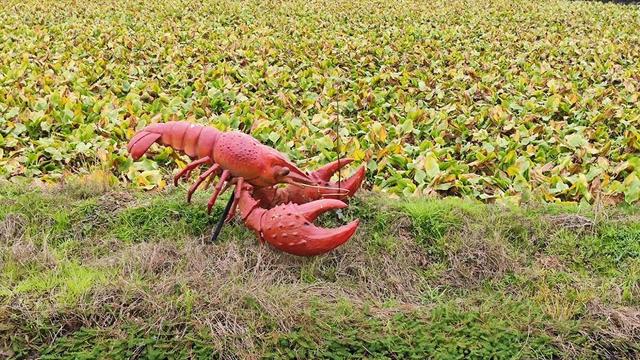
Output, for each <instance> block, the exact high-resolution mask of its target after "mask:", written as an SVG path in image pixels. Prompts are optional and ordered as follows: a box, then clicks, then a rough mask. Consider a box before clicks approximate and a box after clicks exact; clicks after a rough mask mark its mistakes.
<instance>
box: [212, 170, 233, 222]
mask: <svg viewBox="0 0 640 360" xmlns="http://www.w3.org/2000/svg"><path fill="white" fill-rule="evenodd" d="M229 176H231V173H230V172H229V170H224V171H223V172H222V174H221V175H220V181H219V182H218V184H217V185H216V188H215V190H214V191H213V195H211V199H209V203H208V204H207V212H208V213H209V214H211V209H212V208H213V204H215V203H216V199H218V195H220V190H222V186H224V183H225V182H226V181H227V179H228V178H229Z"/></svg>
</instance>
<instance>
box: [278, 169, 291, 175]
mask: <svg viewBox="0 0 640 360" xmlns="http://www.w3.org/2000/svg"><path fill="white" fill-rule="evenodd" d="M290 172H291V170H289V169H288V168H284V167H283V168H280V169H278V171H277V174H278V176H281V177H282V176H287V175H289V173H290Z"/></svg>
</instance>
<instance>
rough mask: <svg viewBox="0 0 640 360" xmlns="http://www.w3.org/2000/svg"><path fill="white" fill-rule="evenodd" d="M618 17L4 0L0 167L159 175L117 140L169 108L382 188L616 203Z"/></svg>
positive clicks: (628, 151)
mask: <svg viewBox="0 0 640 360" xmlns="http://www.w3.org/2000/svg"><path fill="white" fill-rule="evenodd" d="M638 29H640V7H638V6H625V5H616V4H603V3H597V2H583V1H575V2H574V1H572V2H570V1H535V2H531V1H520V0H516V1H512V0H495V1H475V0H473V1H450V0H434V1H416V0H400V1H382V0H364V1H328V0H327V1H322V0H313V1H306V0H305V1H303V0H292V1H272V2H264V1H238V2H229V1H215V0H197V1H191V0H169V1H159V0H144V1H142V0H134V1H129V0H127V1H125V0H108V1H102V2H84V1H72V2H70V1H57V0H51V1H36V0H26V1H23V0H20V1H18V0H4V1H2V2H0V178H5V179H9V180H10V181H14V182H17V181H21V179H25V178H26V179H33V178H36V179H39V180H41V181H44V182H56V181H59V180H60V179H61V178H63V177H64V176H65V175H66V174H68V173H80V174H83V173H91V172H95V171H102V172H106V173H107V174H110V175H109V176H113V178H114V179H115V178H117V179H119V180H121V181H125V182H132V183H133V184H135V185H136V186H139V187H143V188H153V187H163V186H164V185H165V179H166V178H168V176H169V175H170V173H171V172H175V171H177V168H178V167H179V166H183V165H184V162H185V161H186V159H185V158H184V157H180V156H178V155H177V154H175V153H173V152H172V151H171V150H170V149H160V148H157V149H156V156H155V157H153V160H143V161H139V162H135V163H134V162H132V160H131V159H130V158H129V157H128V154H127V153H126V147H125V144H126V142H127V140H128V139H129V138H130V137H131V136H132V135H133V134H134V132H135V131H136V129H140V128H141V127H143V126H145V125H146V124H149V123H153V122H161V121H168V120H170V119H180V120H189V121H193V122H198V123H203V124H209V125H211V126H215V127H217V128H219V129H224V130H227V129H238V128H241V129H245V130H247V131H250V132H251V134H252V135H253V136H255V137H256V138H258V139H259V140H260V141H262V142H263V143H265V144H267V145H271V146H274V147H275V148H277V149H279V150H281V151H283V152H285V153H286V154H287V155H288V156H289V157H291V158H292V159H293V160H294V161H296V162H297V163H298V164H299V165H300V166H301V167H303V168H307V169H312V168H314V167H316V166H318V165H320V164H324V163H326V162H328V161H331V160H335V159H336V158H337V156H338V152H340V153H341V154H342V155H343V156H349V157H353V158H355V159H356V160H357V161H356V164H355V165H357V164H358V163H361V162H364V163H366V164H367V167H368V175H367V184H368V186H369V187H371V188H373V189H376V190H377V189H382V190H385V191H388V192H390V193H394V194H404V195H409V194H425V195H434V194H440V195H462V196H470V197H474V198H481V199H487V200H501V201H504V200H507V201H514V202H518V201H526V200H528V199H541V200H546V201H559V200H574V201H594V200H595V199H598V198H601V199H607V200H608V201H609V202H623V201H626V202H628V203H634V202H636V201H638V200H639V199H640V95H639V93H640V31H638ZM338 137H339V141H338ZM338 144H339V147H338ZM111 174H112V175H111Z"/></svg>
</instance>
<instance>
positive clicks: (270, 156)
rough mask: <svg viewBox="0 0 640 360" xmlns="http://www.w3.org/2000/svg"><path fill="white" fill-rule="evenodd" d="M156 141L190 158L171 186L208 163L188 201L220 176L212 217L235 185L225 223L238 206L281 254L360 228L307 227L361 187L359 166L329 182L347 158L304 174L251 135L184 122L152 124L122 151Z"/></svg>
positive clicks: (311, 248) (323, 246)
mask: <svg viewBox="0 0 640 360" xmlns="http://www.w3.org/2000/svg"><path fill="white" fill-rule="evenodd" d="M155 142H158V143H160V144H162V145H166V146H170V147H171V148H173V149H174V150H177V151H180V152H183V153H185V154H187V155H188V156H189V157H190V158H191V159H194V160H195V161H193V162H192V163H190V164H188V165H187V166H186V167H185V168H184V169H182V171H180V172H179V173H178V174H177V175H176V176H175V178H174V184H175V185H177V184H178V180H179V179H180V178H181V177H183V176H184V177H188V176H189V174H190V173H191V171H192V170H194V169H195V168H197V167H199V166H201V165H205V164H207V165H210V167H209V169H207V170H206V171H205V172H203V173H202V174H201V175H200V177H198V179H197V180H196V182H195V183H194V184H193V185H192V186H191V188H190V189H189V192H188V194H187V201H188V202H190V201H191V195H192V194H193V193H194V192H195V191H196V189H198V186H200V184H202V182H204V181H205V180H207V179H209V181H211V180H212V179H213V178H214V177H215V176H217V175H219V176H220V179H219V181H218V184H217V185H216V186H215V189H214V191H213V195H212V196H211V199H210V200H209V203H208V210H209V212H211V208H212V207H213V205H214V203H215V202H216V199H217V198H218V195H220V194H221V193H223V192H224V191H225V190H226V189H227V188H229V187H230V186H231V185H233V184H235V186H236V187H235V192H234V195H233V196H234V199H233V203H232V205H231V210H230V212H229V216H228V217H227V219H226V220H227V221H228V220H230V219H232V218H233V216H234V215H235V213H236V208H238V209H239V210H240V214H241V216H242V220H243V221H244V223H245V225H246V226H247V227H249V229H251V230H253V231H254V232H255V233H256V235H257V236H258V237H259V238H260V239H261V241H266V242H268V243H269V244H271V245H272V246H274V247H275V248H277V249H279V250H282V251H285V252H288V253H290V254H294V255H300V256H312V255H318V254H322V253H325V252H327V251H330V250H332V249H334V248H336V247H337V246H340V245H341V244H343V243H345V242H346V241H347V240H349V238H351V236H353V234H354V233H355V231H356V228H357V227H358V224H359V220H355V221H353V222H351V223H349V224H347V225H344V226H341V227H339V228H336V229H325V228H320V227H316V226H315V225H313V224H312V221H314V220H315V219H316V218H317V217H318V216H319V215H320V214H322V213H324V212H326V211H329V210H333V209H341V208H344V207H346V206H347V205H346V204H345V203H344V202H342V201H341V200H345V199H346V198H348V197H350V196H352V195H353V194H354V193H355V192H356V190H358V188H359V187H360V185H361V184H362V181H363V180H364V175H365V168H364V166H362V167H360V168H359V169H358V170H357V171H356V173H355V174H354V175H352V176H351V177H350V178H348V179H345V180H344V181H341V182H339V183H337V182H331V177H332V176H333V174H334V173H335V172H336V171H338V170H340V168H342V167H343V166H345V165H347V164H348V163H350V162H351V161H352V160H351V159H345V160H341V161H340V160H339V161H335V162H332V163H330V164H328V165H325V166H324V167H322V168H320V169H318V170H316V171H315V172H313V173H311V174H307V173H305V172H303V171H302V170H300V169H299V168H298V167H297V166H295V165H294V164H293V163H291V162H290V161H289V160H287V158H286V157H285V156H284V155H283V154H281V153H280V152H278V151H277V150H275V149H273V148H270V147H268V146H266V145H263V144H261V143H259V142H258V141H257V140H256V139H254V138H253V137H251V136H249V135H246V134H244V133H242V132H239V131H232V132H221V131H218V130H216V129H214V128H211V127H205V126H202V125H196V124H192V123H189V122H185V121H179V122H168V123H161V124H153V125H149V126H147V127H145V128H144V129H142V130H140V131H139V132H138V133H136V134H135V135H134V136H133V138H131V140H130V141H129V145H128V146H127V149H128V150H129V153H130V154H131V156H132V157H133V159H134V160H137V159H139V158H140V157H141V156H142V155H144V153H145V152H146V151H147V150H148V149H149V147H151V145H152V144H153V143H155ZM278 184H287V185H286V187H280V186H277V185H278Z"/></svg>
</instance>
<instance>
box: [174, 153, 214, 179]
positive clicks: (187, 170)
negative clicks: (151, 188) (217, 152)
mask: <svg viewBox="0 0 640 360" xmlns="http://www.w3.org/2000/svg"><path fill="white" fill-rule="evenodd" d="M209 160H211V159H210V158H209V157H208V156H205V157H203V158H202V159H198V160H196V161H194V162H192V163H190V164H188V165H187V166H185V168H184V169H182V170H181V171H180V172H179V173H178V175H176V176H175V177H174V178H173V185H174V186H178V180H180V178H181V177H183V176H186V177H188V176H189V174H190V173H191V171H192V170H193V169H195V168H197V167H198V166H200V165H202V164H204V163H206V162H207V161H209Z"/></svg>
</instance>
